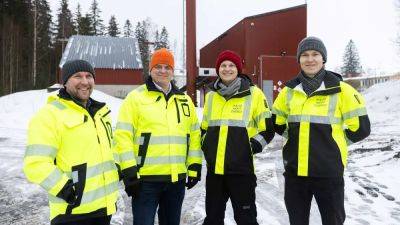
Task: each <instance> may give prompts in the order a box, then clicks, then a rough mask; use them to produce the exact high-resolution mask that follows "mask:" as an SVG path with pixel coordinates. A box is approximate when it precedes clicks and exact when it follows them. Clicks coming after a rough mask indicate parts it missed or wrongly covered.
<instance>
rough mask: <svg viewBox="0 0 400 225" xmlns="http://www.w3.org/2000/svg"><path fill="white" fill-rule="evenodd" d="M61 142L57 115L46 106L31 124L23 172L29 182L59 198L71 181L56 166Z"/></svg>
mask: <svg viewBox="0 0 400 225" xmlns="http://www.w3.org/2000/svg"><path fill="white" fill-rule="evenodd" d="M60 141H61V140H60V137H59V135H58V132H57V122H56V115H54V114H53V113H52V112H51V109H50V108H48V106H46V107H45V108H43V109H42V110H40V111H39V112H38V113H37V114H36V115H35V116H34V117H33V118H32V119H31V121H30V123H29V127H28V144H27V147H26V151H25V156H24V168H23V170H24V173H25V176H26V177H27V179H28V180H29V181H31V182H33V183H36V184H39V185H40V186H41V187H42V188H44V189H45V190H46V191H47V192H48V193H49V194H50V195H53V196H57V194H58V193H59V192H60V191H61V190H62V188H63V187H64V186H65V185H66V184H67V182H68V180H69V178H68V176H67V175H66V174H65V173H63V172H62V171H61V170H60V169H59V168H58V167H57V166H56V165H55V159H56V156H57V152H58V150H59V145H60Z"/></svg>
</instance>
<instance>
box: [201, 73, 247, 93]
mask: <svg viewBox="0 0 400 225" xmlns="http://www.w3.org/2000/svg"><path fill="white" fill-rule="evenodd" d="M238 77H240V78H242V82H241V83H240V88H239V90H238V93H237V94H234V95H233V96H232V97H231V98H241V97H244V96H247V95H250V94H251V92H250V87H251V86H254V84H253V82H252V81H251V79H250V77H248V76H247V75H245V74H239V75H238ZM220 80H221V79H220V78H219V77H218V79H217V80H215V81H214V82H212V83H211V84H210V85H209V88H210V89H211V90H213V91H215V92H217V89H216V88H215V87H216V86H217V85H216V83H217V82H219V81H220Z"/></svg>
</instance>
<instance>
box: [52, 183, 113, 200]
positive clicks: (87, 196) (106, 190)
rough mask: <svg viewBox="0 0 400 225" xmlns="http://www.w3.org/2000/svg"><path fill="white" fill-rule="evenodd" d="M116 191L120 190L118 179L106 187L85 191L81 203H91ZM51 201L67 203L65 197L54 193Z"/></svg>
mask: <svg viewBox="0 0 400 225" xmlns="http://www.w3.org/2000/svg"><path fill="white" fill-rule="evenodd" d="M115 191H118V181H115V182H113V183H110V184H108V185H106V186H105V187H101V188H98V189H95V190H93V191H90V192H87V193H84V194H83V196H82V201H81V204H87V203H90V202H92V201H95V200H97V199H99V198H102V197H105V196H106V195H109V194H112V193H114V192H115ZM49 201H50V202H51V203H66V202H65V201H64V200H63V199H61V198H57V197H55V196H53V195H49Z"/></svg>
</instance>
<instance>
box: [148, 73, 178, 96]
mask: <svg viewBox="0 0 400 225" xmlns="http://www.w3.org/2000/svg"><path fill="white" fill-rule="evenodd" d="M146 87H147V90H148V91H156V92H160V93H162V94H164V93H163V92H162V91H160V90H158V88H157V87H156V85H155V84H154V82H153V79H152V78H151V76H149V77H148V78H147V79H146ZM173 94H176V95H184V94H185V93H183V91H181V90H179V88H178V87H177V86H176V85H175V84H174V83H173V82H171V91H170V92H169V94H168V95H173Z"/></svg>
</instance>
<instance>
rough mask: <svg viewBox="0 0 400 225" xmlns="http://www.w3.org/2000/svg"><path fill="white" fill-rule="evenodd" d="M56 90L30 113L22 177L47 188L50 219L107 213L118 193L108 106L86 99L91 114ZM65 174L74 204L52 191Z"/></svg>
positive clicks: (113, 207)
mask: <svg viewBox="0 0 400 225" xmlns="http://www.w3.org/2000/svg"><path fill="white" fill-rule="evenodd" d="M62 90H63V89H62ZM62 90H60V94H59V95H58V96H56V95H52V96H49V98H48V102H47V104H46V105H45V106H44V107H43V108H42V109H40V111H39V112H37V114H36V115H34V117H33V118H32V119H31V121H30V123H29V129H28V144H27V148H26V152H25V157H24V173H25V175H26V177H27V178H28V180H29V181H31V182H33V183H37V184H39V185H40V186H41V187H43V188H44V189H45V190H46V191H47V192H48V197H49V204H50V219H51V224H55V223H60V222H68V221H74V220H77V219H84V218H89V217H96V216H107V215H111V214H113V213H114V212H115V211H116V205H115V204H116V201H117V197H118V182H119V177H118V170H117V167H116V165H115V163H116V162H115V160H114V156H117V155H113V153H112V129H111V118H110V114H109V113H110V110H109V109H108V108H107V107H106V106H105V104H104V103H100V102H96V101H94V100H91V105H92V109H93V110H94V111H93V114H94V116H93V117H91V115H90V114H89V113H88V111H87V110H86V109H84V108H83V107H81V106H79V105H78V104H76V103H75V102H73V101H72V100H71V99H70V98H68V97H69V95H68V94H65V93H66V92H65V90H64V91H62ZM68 180H72V182H73V183H74V187H75V193H76V201H75V204H67V203H66V202H65V201H64V200H63V199H61V198H58V197H56V196H57V195H58V194H59V193H60V191H61V190H62V189H63V187H64V186H65V185H66V184H67V181H68Z"/></svg>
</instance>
